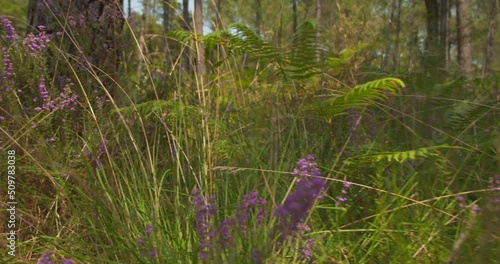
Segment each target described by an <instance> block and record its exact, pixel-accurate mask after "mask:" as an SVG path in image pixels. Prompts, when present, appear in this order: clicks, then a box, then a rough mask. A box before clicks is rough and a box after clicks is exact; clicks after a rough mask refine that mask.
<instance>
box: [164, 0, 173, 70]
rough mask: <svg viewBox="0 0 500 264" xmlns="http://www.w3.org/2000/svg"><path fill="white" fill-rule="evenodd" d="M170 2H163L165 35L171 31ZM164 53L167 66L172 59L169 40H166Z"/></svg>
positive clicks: (167, 0)
mask: <svg viewBox="0 0 500 264" xmlns="http://www.w3.org/2000/svg"><path fill="white" fill-rule="evenodd" d="M170 1H171V0H163V34H165V35H166V34H167V33H168V31H169V30H170V6H171V3H170ZM163 51H164V53H165V66H167V65H168V63H169V58H170V49H169V45H168V39H167V38H165V48H164V50H163Z"/></svg>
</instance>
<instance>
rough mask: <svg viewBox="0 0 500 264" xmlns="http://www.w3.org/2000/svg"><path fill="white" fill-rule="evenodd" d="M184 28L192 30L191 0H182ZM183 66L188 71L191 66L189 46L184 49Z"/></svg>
mask: <svg viewBox="0 0 500 264" xmlns="http://www.w3.org/2000/svg"><path fill="white" fill-rule="evenodd" d="M182 20H183V23H182V28H183V29H184V30H186V31H189V30H191V26H190V25H191V18H190V16H189V0H182ZM182 54H183V55H182V57H183V59H182V68H183V69H184V70H185V71H186V72H187V71H189V69H190V68H191V63H190V62H191V59H190V55H189V54H190V50H189V48H188V47H184V48H183V49H182Z"/></svg>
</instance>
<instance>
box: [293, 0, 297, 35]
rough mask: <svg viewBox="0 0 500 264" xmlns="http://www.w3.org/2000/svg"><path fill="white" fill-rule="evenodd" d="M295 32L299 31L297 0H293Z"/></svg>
mask: <svg viewBox="0 0 500 264" xmlns="http://www.w3.org/2000/svg"><path fill="white" fill-rule="evenodd" d="M292 16H293V34H295V33H297V0H292Z"/></svg>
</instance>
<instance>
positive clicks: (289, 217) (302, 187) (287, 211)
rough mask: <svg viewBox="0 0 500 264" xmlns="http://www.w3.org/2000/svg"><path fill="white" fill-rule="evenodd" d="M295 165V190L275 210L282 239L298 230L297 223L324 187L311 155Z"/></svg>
mask: <svg viewBox="0 0 500 264" xmlns="http://www.w3.org/2000/svg"><path fill="white" fill-rule="evenodd" d="M297 167H298V168H296V169H294V171H293V172H294V174H295V175H296V176H297V177H299V179H298V180H297V184H296V185H295V191H294V192H292V193H291V194H289V195H288V197H287V198H286V200H285V202H284V203H283V204H282V205H280V206H278V208H277V209H276V211H275V215H276V216H277V217H278V219H279V221H280V228H281V232H282V238H283V239H284V238H286V237H288V236H291V235H292V234H293V233H294V232H297V231H299V229H298V227H299V224H300V223H302V222H303V221H304V220H305V218H306V216H307V215H308V214H309V211H310V210H311V208H312V206H313V204H314V203H315V201H316V200H317V199H321V198H322V197H323V192H324V190H325V187H326V183H325V181H324V180H323V179H322V178H321V171H320V170H319V169H318V168H317V164H316V162H315V161H314V157H313V156H312V155H309V156H307V157H306V158H302V159H300V160H299V162H297Z"/></svg>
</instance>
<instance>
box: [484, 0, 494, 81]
mask: <svg viewBox="0 0 500 264" xmlns="http://www.w3.org/2000/svg"><path fill="white" fill-rule="evenodd" d="M490 3H491V7H490V11H491V13H490V21H489V25H488V35H487V36H486V43H485V44H484V63H483V72H482V74H481V76H482V77H483V78H485V77H488V76H490V75H491V73H492V70H491V68H492V62H493V58H494V57H495V45H494V37H495V30H496V25H497V23H496V17H497V15H498V13H497V12H498V4H497V0H490Z"/></svg>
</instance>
